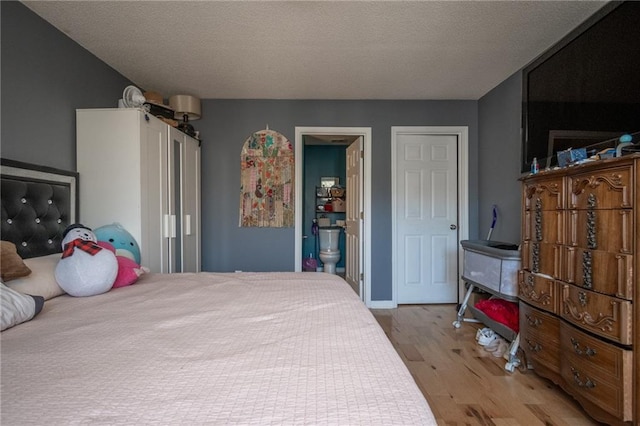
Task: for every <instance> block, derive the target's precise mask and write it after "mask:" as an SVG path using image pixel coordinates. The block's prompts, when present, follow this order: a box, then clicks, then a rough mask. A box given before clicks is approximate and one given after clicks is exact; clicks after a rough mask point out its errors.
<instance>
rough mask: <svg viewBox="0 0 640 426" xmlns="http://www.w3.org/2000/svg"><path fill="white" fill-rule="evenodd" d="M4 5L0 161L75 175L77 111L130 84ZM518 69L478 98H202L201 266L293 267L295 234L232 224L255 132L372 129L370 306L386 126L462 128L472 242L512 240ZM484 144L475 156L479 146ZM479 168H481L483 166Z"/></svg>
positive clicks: (386, 176)
mask: <svg viewBox="0 0 640 426" xmlns="http://www.w3.org/2000/svg"><path fill="white" fill-rule="evenodd" d="M0 5H1V8H2V9H1V17H2V22H1V24H2V26H1V30H2V33H1V39H0V40H1V42H2V49H1V54H2V57H1V66H2V68H1V94H2V104H1V107H2V109H1V113H2V116H1V120H2V133H1V136H2V147H1V149H2V156H3V157H5V158H11V159H14V160H20V161H26V162H32V163H37V164H42V165H46V166H51V167H58V168H62V169H70V170H75V169H76V164H75V161H76V160H75V158H76V157H75V109H76V108H93V107H112V106H115V104H116V102H117V99H118V98H119V97H120V94H121V93H122V89H123V88H124V87H125V86H126V85H127V84H129V83H130V82H129V81H128V80H127V79H126V78H125V77H123V76H122V75H120V74H119V73H117V72H116V71H114V70H113V69H111V68H110V67H109V66H107V65H105V64H104V63H102V62H101V61H100V60H98V59H97V58H96V57H95V56H93V55H92V54H91V53H89V52H87V51H86V50H85V49H83V48H82V47H80V46H79V45H77V44H76V43H74V42H73V41H71V40H70V39H69V38H68V37H66V36H65V35H64V34H62V33H61V32H59V31H57V30H56V29H55V28H53V27H52V26H50V25H49V24H48V23H46V22H45V21H43V20H42V19H40V18H39V17H38V16H37V15H35V14H34V13H32V12H31V11H30V10H28V9H27V8H26V7H25V6H24V5H22V4H21V3H17V2H0ZM519 84H520V76H519V73H518V74H516V75H514V76H513V77H511V78H509V79H508V80H507V81H505V82H504V83H502V84H501V85H500V86H498V87H496V89H494V90H493V91H491V92H490V93H488V94H487V95H486V96H485V97H483V98H482V99H481V100H480V101H478V102H476V101H287V100H281V101H275V100H274V101H261V100H205V101H204V102H203V118H202V119H201V120H199V121H195V122H193V124H194V126H195V127H196V129H197V130H200V131H201V134H202V138H203V145H202V160H203V161H202V167H203V174H202V200H203V205H202V207H203V226H202V231H203V244H202V248H203V266H204V269H205V270H210V271H233V270H235V269H243V270H255V271H258V270H261V271H269V270H271V271H276V270H292V269H293V268H294V264H293V262H294V230H293V228H289V229H255V228H254V229H241V228H238V202H239V201H238V194H239V175H240V173H239V164H240V149H241V145H242V143H243V142H244V140H245V139H246V138H247V137H248V136H249V134H250V133H251V132H254V131H256V130H260V129H263V128H265V126H266V125H267V124H268V125H269V127H270V128H271V129H274V130H278V131H280V132H281V133H283V134H284V135H286V136H287V137H288V138H289V139H290V140H291V141H292V142H293V139H294V137H295V135H294V129H295V127H296V126H331V127H334V126H348V127H371V128H372V137H373V146H372V152H371V156H372V168H373V176H372V178H373V194H372V209H373V216H372V218H371V223H372V229H373V236H372V241H371V246H372V254H373V259H372V274H373V277H372V299H373V300H388V299H390V297H391V181H390V178H391V163H390V157H391V152H390V139H391V126H413V125H415V126H425V125H438V126H469V138H470V140H469V145H470V146H469V195H470V212H469V217H470V220H471V223H470V238H472V239H473V238H484V237H485V236H486V232H487V230H488V227H489V225H490V221H491V205H492V204H497V205H498V207H499V209H500V218H499V219H498V225H497V228H496V230H495V231H494V234H493V238H494V239H500V240H507V241H517V240H518V239H519V225H518V217H519V213H518V211H519V189H518V184H517V178H518V177H519V173H518V164H519V158H520V157H519V155H520V145H519V126H520V88H519ZM479 147H481V149H479ZM479 164H482V166H481V167H480V166H479Z"/></svg>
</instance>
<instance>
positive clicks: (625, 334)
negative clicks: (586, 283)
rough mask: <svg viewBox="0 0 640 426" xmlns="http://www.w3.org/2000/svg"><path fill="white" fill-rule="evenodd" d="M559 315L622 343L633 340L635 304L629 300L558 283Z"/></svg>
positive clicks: (629, 342) (628, 343)
mask: <svg viewBox="0 0 640 426" xmlns="http://www.w3.org/2000/svg"><path fill="white" fill-rule="evenodd" d="M559 285H560V286H561V289H560V298H561V309H560V315H561V316H562V318H564V319H565V320H567V321H569V322H570V323H572V324H575V325H577V326H578V327H580V328H582V329H585V330H588V331H591V332H592V333H595V334H597V335H599V336H603V337H606V338H608V339H610V340H612V341H614V342H618V343H621V344H623V345H631V343H632V337H633V336H632V325H633V315H632V313H633V310H632V308H633V306H632V304H631V302H629V301H628V300H623V299H618V298H615V297H611V296H607V295H603V294H600V293H596V292H593V291H590V290H585V289H582V288H579V287H576V286H574V285H571V284H563V283H560V284H559Z"/></svg>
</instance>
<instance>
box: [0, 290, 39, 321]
mask: <svg viewBox="0 0 640 426" xmlns="http://www.w3.org/2000/svg"><path fill="white" fill-rule="evenodd" d="M43 305H44V299H43V298H42V297H40V296H29V295H27V294H22V293H19V292H17V291H15V290H12V289H10V288H9V287H7V286H6V285H5V284H3V283H0V318H1V323H2V330H1V331H4V330H6V329H7V328H11V327H13V326H14V325H18V324H21V323H23V322H25V321H29V320H30V319H32V318H33V317H35V316H36V315H37V314H38V313H40V311H41V310H42V306H43Z"/></svg>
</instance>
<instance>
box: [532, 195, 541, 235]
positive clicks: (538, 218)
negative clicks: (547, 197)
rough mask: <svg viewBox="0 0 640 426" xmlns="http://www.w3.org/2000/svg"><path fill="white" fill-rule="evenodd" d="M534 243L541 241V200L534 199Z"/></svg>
mask: <svg viewBox="0 0 640 426" xmlns="http://www.w3.org/2000/svg"><path fill="white" fill-rule="evenodd" d="M534 220H535V232H536V241H542V200H540V198H537V199H536V205H535V210H534Z"/></svg>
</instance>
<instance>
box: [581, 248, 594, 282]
mask: <svg viewBox="0 0 640 426" xmlns="http://www.w3.org/2000/svg"><path fill="white" fill-rule="evenodd" d="M592 260H593V255H592V254H591V252H590V251H586V250H585V251H583V252H582V280H583V281H584V284H582V286H583V287H584V288H588V289H591V288H593V280H592V275H593V270H592V263H593V262H592Z"/></svg>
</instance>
